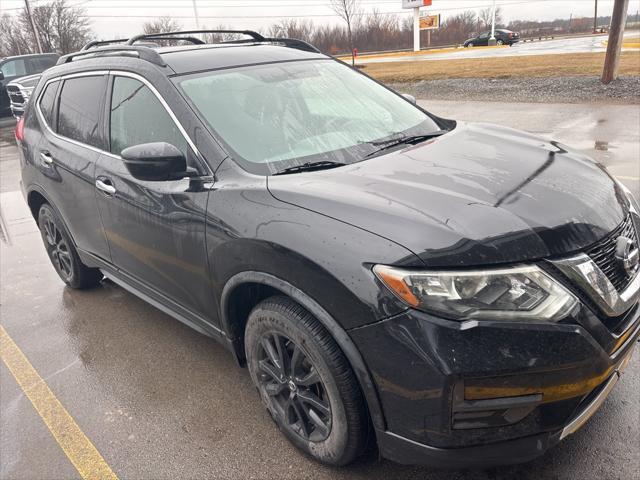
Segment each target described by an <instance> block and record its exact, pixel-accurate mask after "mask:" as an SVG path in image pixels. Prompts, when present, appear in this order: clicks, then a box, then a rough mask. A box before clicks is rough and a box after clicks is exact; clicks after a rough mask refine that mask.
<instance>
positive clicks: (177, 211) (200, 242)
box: [96, 74, 214, 317]
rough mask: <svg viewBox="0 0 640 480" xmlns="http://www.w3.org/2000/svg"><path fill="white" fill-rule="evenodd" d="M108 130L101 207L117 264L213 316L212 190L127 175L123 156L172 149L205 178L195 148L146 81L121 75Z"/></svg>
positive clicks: (134, 277) (99, 171)
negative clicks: (145, 147) (162, 146)
mask: <svg viewBox="0 0 640 480" xmlns="http://www.w3.org/2000/svg"><path fill="white" fill-rule="evenodd" d="M111 84H112V86H111V93H110V102H107V103H108V104H109V107H108V110H109V112H108V114H109V116H108V118H107V126H108V128H107V130H108V133H107V135H108V137H109V143H110V152H111V153H110V154H105V155H102V156H101V157H100V160H99V162H98V168H97V171H96V181H97V182H101V183H100V185H101V187H99V188H102V190H98V191H97V197H98V205H99V209H100V213H101V216H102V220H103V225H104V229H105V233H106V235H107V239H108V242H109V246H110V250H111V258H112V262H113V264H114V265H115V266H116V267H117V268H118V269H119V270H121V271H123V272H124V273H126V274H127V275H128V276H129V277H130V280H131V279H132V280H134V281H137V282H139V283H142V285H143V286H144V287H151V288H152V289H153V291H154V292H155V293H160V294H161V295H162V296H164V297H165V298H168V299H170V300H172V301H173V302H175V303H177V304H178V305H179V306H180V307H184V308H185V309H187V310H188V311H189V312H192V313H196V314H198V315H199V316H202V317H207V316H210V315H211V312H212V311H214V310H213V303H212V302H213V300H212V298H213V296H212V293H211V287H210V284H209V275H208V266H207V265H208V264H207V255H206V248H205V235H204V234H205V213H206V205H207V197H208V195H209V189H208V188H209V184H206V183H203V182H202V181H200V180H190V179H188V178H187V179H182V180H173V181H161V182H149V181H142V180H138V179H136V178H133V177H132V176H131V174H130V173H129V172H128V170H127V169H126V167H125V166H124V163H123V162H122V159H121V157H120V152H121V151H122V150H123V149H125V148H127V147H130V146H133V145H138V144H142V143H150V142H161V141H162V142H168V143H171V144H172V145H174V146H176V147H177V148H178V149H179V150H180V151H182V152H183V153H184V154H185V156H186V157H187V163H188V164H189V166H191V167H193V168H195V169H196V171H203V170H202V165H201V164H199V163H198V161H197V160H196V158H195V155H196V153H195V146H194V145H193V144H192V143H191V141H190V139H188V137H187V136H186V134H185V133H184V131H183V130H181V128H180V127H179V124H178V123H177V121H176V119H175V117H173V116H172V114H171V113H170V109H169V108H168V106H167V105H166V103H165V102H164V101H163V100H162V99H161V97H160V96H159V94H157V92H156V91H155V89H153V88H152V87H151V85H150V84H149V83H147V82H146V81H144V80H143V79H142V78H141V77H136V76H134V75H132V76H125V74H121V75H118V74H114V75H113V76H112V80H111Z"/></svg>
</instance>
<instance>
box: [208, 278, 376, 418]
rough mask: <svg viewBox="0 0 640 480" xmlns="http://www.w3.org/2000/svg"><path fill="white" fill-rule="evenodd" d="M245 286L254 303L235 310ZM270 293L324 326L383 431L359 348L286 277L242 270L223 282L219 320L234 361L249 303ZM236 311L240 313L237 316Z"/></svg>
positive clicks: (240, 355) (238, 354) (240, 347)
mask: <svg viewBox="0 0 640 480" xmlns="http://www.w3.org/2000/svg"><path fill="white" fill-rule="evenodd" d="M249 289H254V291H253V293H250V295H254V297H252V300H253V301H254V302H255V303H254V302H245V303H244V305H245V307H244V310H238V305H239V304H240V305H242V304H243V303H242V300H243V299H244V298H246V297H245V295H243V294H245V293H247V292H249V291H250V290H249ZM273 294H284V295H286V296H287V297H289V298H291V299H292V300H294V301H295V302H297V303H299V304H300V305H301V306H302V307H304V308H305V309H307V310H308V311H309V313H311V314H312V315H313V316H314V317H315V318H316V319H317V320H318V321H319V322H320V323H321V324H322V325H323V326H324V327H325V328H326V329H327V331H328V332H329V333H330V334H331V336H332V337H333V339H334V340H335V341H336V343H337V344H338V346H339V347H340V349H341V350H342V352H343V353H344V355H345V356H346V357H347V360H348V361H349V363H350V365H351V368H353V371H354V373H355V375H356V378H357V379H358V383H359V385H360V389H361V390H362V393H363V395H364V397H365V401H366V402H367V407H368V410H369V414H370V416H371V421H372V422H373V425H374V427H375V428H376V430H384V428H385V421H384V414H383V411H382V407H381V405H380V400H379V399H378V394H377V391H376V388H375V385H374V383H373V380H372V378H371V374H370V373H369V370H368V368H367V366H366V364H365V363H364V360H363V359H362V356H361V355H360V351H359V350H358V348H357V347H356V345H355V344H354V343H353V341H352V340H351V337H350V336H349V335H348V333H347V332H346V330H344V328H342V327H341V326H340V324H338V322H337V321H336V320H335V319H334V318H333V317H332V316H331V315H330V314H329V313H328V312H327V311H326V310H325V309H324V308H323V307H322V306H321V305H320V304H319V303H318V302H316V301H315V300H314V299H313V298H311V297H310V296H309V295H307V294H306V293H304V292H303V291H302V290H300V289H299V288H297V287H296V286H294V285H292V284H290V283H289V282H287V281H286V280H283V279H281V278H278V277H276V276H275V275H271V274H269V273H264V272H258V271H244V272H240V273H237V274H235V275H234V276H232V277H231V278H230V279H229V280H228V281H227V282H226V284H225V286H224V288H223V290H222V295H221V300H220V323H221V326H222V328H223V330H224V332H225V334H226V335H227V338H228V340H229V341H230V344H231V347H232V350H233V352H234V354H235V356H236V359H237V360H238V362H239V363H240V364H242V363H243V362H244V346H243V345H242V339H243V336H240V335H239V333H240V331H242V332H244V325H246V317H247V316H248V314H249V312H250V311H251V308H252V307H253V305H255V304H256V303H257V302H258V301H260V300H262V299H264V298H267V297H268V296H271V295H273ZM256 295H257V297H256ZM256 300H257V301H256ZM238 314H240V315H239V316H238ZM243 315H244V318H243V317H242V316H243ZM242 334H243V333H242Z"/></svg>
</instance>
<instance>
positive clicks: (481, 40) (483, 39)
mask: <svg viewBox="0 0 640 480" xmlns="http://www.w3.org/2000/svg"><path fill="white" fill-rule="evenodd" d="M490 36H491V32H484V33H481V34H480V35H478V38H477V39H476V40H477V42H478V43H477V45H480V46H486V45H489V37H490Z"/></svg>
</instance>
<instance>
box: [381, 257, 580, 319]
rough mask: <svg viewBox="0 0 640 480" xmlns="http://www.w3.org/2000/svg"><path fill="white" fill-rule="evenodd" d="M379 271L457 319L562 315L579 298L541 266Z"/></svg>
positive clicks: (392, 284)
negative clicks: (464, 269) (540, 267)
mask: <svg viewBox="0 0 640 480" xmlns="http://www.w3.org/2000/svg"><path fill="white" fill-rule="evenodd" d="M373 271H374V273H375V274H376V276H377V277H378V278H379V279H380V280H381V281H382V282H383V283H384V284H385V285H386V286H387V287H389V289H391V291H392V292H393V293H394V294H395V295H396V296H398V297H399V298H400V299H401V300H403V301H404V302H405V303H407V304H408V305H410V306H412V307H414V308H417V309H420V310H425V311H427V312H433V313H437V314H440V315H443V316H445V317H447V318H454V319H457V320H468V319H489V320H491V319H508V320H536V319H537V320H554V321H557V320H560V319H562V318H564V317H565V316H566V315H567V314H568V313H569V312H570V311H571V310H572V309H573V307H574V306H575V305H576V304H577V299H576V298H575V297H574V296H573V295H572V294H571V293H570V292H568V291H567V290H566V289H565V288H564V287H563V286H562V285H560V284H559V283H557V282H556V281H555V280H554V279H553V278H552V277H550V276H549V275H548V274H547V273H545V272H544V271H543V270H540V269H539V268H538V267H536V266H522V267H514V268H504V269H495V270H475V271H432V272H430V271H415V270H407V269H401V268H395V267H388V266H385V265H376V266H375V267H373Z"/></svg>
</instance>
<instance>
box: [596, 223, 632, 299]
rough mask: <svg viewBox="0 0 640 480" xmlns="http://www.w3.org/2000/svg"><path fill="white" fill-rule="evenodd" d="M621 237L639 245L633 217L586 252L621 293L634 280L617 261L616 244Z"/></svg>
mask: <svg viewBox="0 0 640 480" xmlns="http://www.w3.org/2000/svg"><path fill="white" fill-rule="evenodd" d="M620 236H625V237H627V238H629V239H630V240H633V241H634V242H635V244H636V245H637V244H638V236H637V235H636V230H635V227H634V225H633V220H632V219H631V215H628V216H627V218H626V219H625V220H624V222H622V223H621V224H620V225H618V226H617V227H616V228H615V229H614V230H613V231H612V232H611V233H609V234H608V235H607V236H606V237H604V238H603V239H602V240H600V241H599V242H597V243H596V244H594V245H592V246H591V247H589V248H588V249H587V250H586V252H585V253H586V254H587V255H589V256H590V257H591V259H592V260H593V261H594V262H595V264H596V265H598V267H600V270H602V271H603V272H604V274H605V275H606V276H607V278H608V279H609V281H610V282H611V284H612V285H613V286H614V287H615V288H616V290H618V291H619V292H621V291H622V290H624V289H625V288H626V287H627V285H629V283H630V282H631V280H632V276H631V275H629V274H628V273H627V271H626V270H625V269H624V267H623V266H622V265H620V263H619V262H618V261H616V242H617V240H618V237H620Z"/></svg>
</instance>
